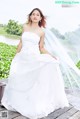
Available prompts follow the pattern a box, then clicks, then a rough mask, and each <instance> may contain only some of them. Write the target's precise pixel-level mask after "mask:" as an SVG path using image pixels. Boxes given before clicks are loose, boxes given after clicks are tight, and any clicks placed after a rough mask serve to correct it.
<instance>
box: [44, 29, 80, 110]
mask: <svg viewBox="0 0 80 119" xmlns="http://www.w3.org/2000/svg"><path fill="white" fill-rule="evenodd" d="M44 31H45V40H44V41H45V42H44V45H45V48H46V49H47V50H48V51H49V52H50V53H51V54H52V55H53V56H56V57H58V59H59V61H60V68H61V71H62V74H63V79H64V83H65V90H66V93H67V97H68V100H69V102H70V103H71V104H72V105H73V106H74V107H75V108H77V109H79V110H80V70H79V69H78V68H77V66H76V65H75V63H74V62H73V60H72V59H71V57H70V56H69V54H68V53H67V52H66V50H65V46H63V44H62V43H61V42H60V39H59V38H57V37H56V36H55V35H54V34H53V32H52V31H51V30H49V29H44Z"/></svg>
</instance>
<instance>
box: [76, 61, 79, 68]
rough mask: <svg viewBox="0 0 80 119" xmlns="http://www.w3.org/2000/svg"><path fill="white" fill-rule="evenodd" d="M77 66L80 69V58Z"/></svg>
mask: <svg viewBox="0 0 80 119" xmlns="http://www.w3.org/2000/svg"><path fill="white" fill-rule="evenodd" d="M76 66H77V67H78V68H79V69H80V60H79V61H78V63H77V65H76Z"/></svg>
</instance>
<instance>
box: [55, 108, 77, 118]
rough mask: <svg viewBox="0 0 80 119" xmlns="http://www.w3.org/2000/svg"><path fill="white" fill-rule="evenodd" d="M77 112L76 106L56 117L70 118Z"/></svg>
mask: <svg viewBox="0 0 80 119" xmlns="http://www.w3.org/2000/svg"><path fill="white" fill-rule="evenodd" d="M77 112H78V110H76V109H75V108H72V109H70V110H68V111H67V112H65V113H64V114H62V115H61V116H59V117H57V118H56V119H69V118H70V117H71V116H72V115H74V114H75V113H77Z"/></svg>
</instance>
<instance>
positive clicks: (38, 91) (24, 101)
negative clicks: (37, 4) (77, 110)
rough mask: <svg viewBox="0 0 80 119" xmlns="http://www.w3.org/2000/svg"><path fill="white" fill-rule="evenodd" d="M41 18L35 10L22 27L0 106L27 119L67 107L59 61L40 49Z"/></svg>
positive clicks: (42, 38)
mask: <svg viewBox="0 0 80 119" xmlns="http://www.w3.org/2000/svg"><path fill="white" fill-rule="evenodd" d="M45 23H46V21H45V17H44V15H43V13H42V12H41V10H40V9H38V8H35V9H33V10H32V11H31V13H30V14H29V16H28V24H24V25H23V33H22V37H21V40H20V43H19V45H18V48H17V53H16V55H15V57H14V58H13V60H12V63H11V66H10V74H9V77H8V83H7V86H6V88H5V91H4V95H3V98H2V100H1V103H2V105H3V106H5V107H6V108H7V109H8V110H12V111H17V112H19V113H21V114H22V115H23V116H26V117H28V118H30V119H37V118H42V117H45V116H47V115H48V114H49V113H51V112H53V111H54V110H56V109H58V108H64V107H68V106H69V103H68V100H67V97H66V94H65V90H64V82H63V78H62V74H61V70H60V66H59V65H60V61H59V59H58V58H57V57H56V56H55V55H51V54H50V53H49V52H48V51H47V50H46V49H45V47H44V39H45V32H44V29H43V28H42V27H44V28H45Z"/></svg>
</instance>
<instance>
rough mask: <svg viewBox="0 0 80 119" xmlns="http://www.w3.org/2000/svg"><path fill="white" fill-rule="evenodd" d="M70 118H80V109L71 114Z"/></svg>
mask: <svg viewBox="0 0 80 119" xmlns="http://www.w3.org/2000/svg"><path fill="white" fill-rule="evenodd" d="M69 119H80V111H78V112H77V113H75V115H73V116H71V117H70V118H69Z"/></svg>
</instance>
